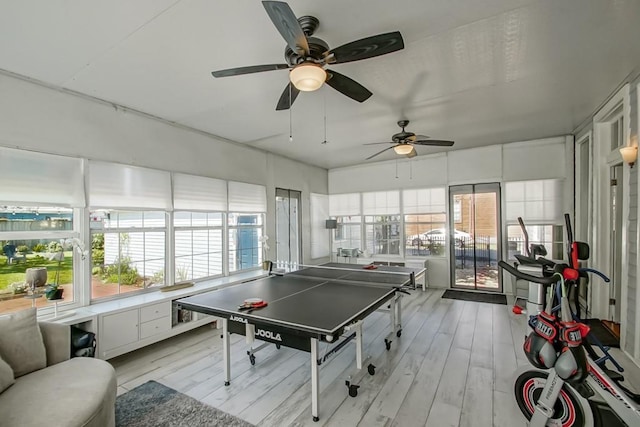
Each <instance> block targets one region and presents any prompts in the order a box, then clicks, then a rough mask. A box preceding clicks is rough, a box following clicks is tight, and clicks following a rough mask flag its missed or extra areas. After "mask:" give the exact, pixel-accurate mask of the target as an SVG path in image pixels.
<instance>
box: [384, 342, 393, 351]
mask: <svg viewBox="0 0 640 427" xmlns="http://www.w3.org/2000/svg"><path fill="white" fill-rule="evenodd" d="M384 346H385V347H387V350H390V349H391V341H389V340H388V339H385V340H384Z"/></svg>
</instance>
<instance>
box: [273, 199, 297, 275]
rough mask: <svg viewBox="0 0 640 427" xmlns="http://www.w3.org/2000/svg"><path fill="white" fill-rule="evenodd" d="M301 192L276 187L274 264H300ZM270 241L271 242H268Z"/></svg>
mask: <svg viewBox="0 0 640 427" xmlns="http://www.w3.org/2000/svg"><path fill="white" fill-rule="evenodd" d="M301 200H302V197H301V193H300V192H299V191H295V190H285V189H282V188H276V241H275V244H276V265H277V266H280V267H289V266H294V265H297V264H300V260H301V259H302V254H301V247H302V242H301V233H300V227H301V216H300V215H301V213H300V205H301ZM269 243H271V242H269Z"/></svg>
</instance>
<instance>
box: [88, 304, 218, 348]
mask: <svg viewBox="0 0 640 427" xmlns="http://www.w3.org/2000/svg"><path fill="white" fill-rule="evenodd" d="M172 304H173V301H172V300H166V301H161V302H155V303H147V304H144V305H139V306H136V307H135V308H133V307H132V308H129V309H126V310H124V311H118V312H108V313H103V314H102V315H100V316H99V319H100V320H99V332H98V357H100V358H101V359H110V358H112V357H116V356H119V355H121V354H124V353H127V352H129V351H133V350H136V349H138V348H141V347H144V346H147V345H149V344H153V343H154V342H158V341H161V340H163V339H166V338H169V337H170V336H173V335H176V334H179V333H180V332H184V331H186V330H189V329H193V328H195V327H198V326H200V325H204V324H206V323H211V322H214V321H215V318H213V317H211V316H204V315H202V317H200V316H196V317H195V318H193V319H192V320H193V321H190V322H187V323H177V324H176V325H175V326H172V313H173V306H172Z"/></svg>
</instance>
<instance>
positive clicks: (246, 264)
mask: <svg viewBox="0 0 640 427" xmlns="http://www.w3.org/2000/svg"><path fill="white" fill-rule="evenodd" d="M263 217H264V215H263V214H261V213H229V214H228V225H229V272H236V271H241V270H246V269H251V268H255V267H260V266H261V265H262V261H263V260H264V259H263V258H264V252H263V250H262V242H261V239H260V238H261V237H262V235H263V234H264V227H263V222H264V219H263Z"/></svg>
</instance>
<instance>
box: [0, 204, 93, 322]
mask: <svg viewBox="0 0 640 427" xmlns="http://www.w3.org/2000/svg"><path fill="white" fill-rule="evenodd" d="M45 204H46V205H47V206H21V207H20V208H26V209H28V210H34V209H35V210H37V211H39V212H40V214H43V215H46V213H43V212H46V210H47V209H58V208H60V209H69V210H71V223H72V226H71V229H70V230H58V231H56V230H38V231H31V230H28V231H26V230H25V231H0V241H2V242H4V241H12V240H52V241H54V240H56V241H59V240H62V239H64V240H67V239H74V238H75V239H80V240H81V234H82V233H81V232H80V230H81V224H82V221H81V220H80V218H81V217H82V215H83V214H84V209H83V208H77V207H76V208H73V207H68V206H53V205H52V204H50V203H43V205H45ZM3 207H4V206H3ZM9 207H12V206H6V207H4V208H9ZM16 208H17V206H16ZM3 255H4V254H3ZM81 258H82V257H81V256H77V255H76V251H75V250H73V260H72V277H73V283H72V286H73V301H69V302H63V303H59V306H58V309H61V310H62V311H64V310H73V309H77V308H80V307H82V306H84V305H85V297H84V295H85V292H86V290H85V289H84V285H83V283H84V280H83V276H84V271H85V270H84V261H83V260H82V259H81ZM48 273H49V274H48V279H47V281H48V282H51V283H52V282H53V278H52V277H51V276H52V275H55V272H48ZM41 298H45V297H44V296H42V297H41ZM54 311H55V307H54V305H53V304H50V305H47V306H44V307H40V306H38V315H45V316H48V315H52V314H53V313H54ZM6 313H10V312H9V311H7V312H4V311H2V310H1V309H0V315H3V314H6Z"/></svg>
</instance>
